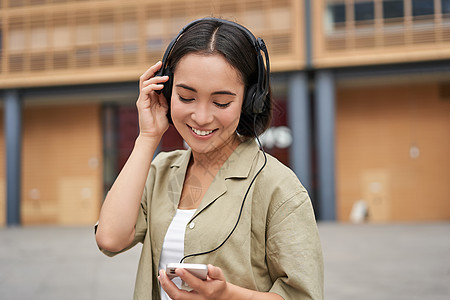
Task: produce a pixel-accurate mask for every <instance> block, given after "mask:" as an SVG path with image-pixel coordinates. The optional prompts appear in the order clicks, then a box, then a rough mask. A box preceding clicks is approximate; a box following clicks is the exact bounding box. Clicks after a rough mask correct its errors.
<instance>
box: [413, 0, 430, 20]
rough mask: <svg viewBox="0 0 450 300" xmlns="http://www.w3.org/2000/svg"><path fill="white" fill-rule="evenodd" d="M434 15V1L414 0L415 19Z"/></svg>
mask: <svg viewBox="0 0 450 300" xmlns="http://www.w3.org/2000/svg"><path fill="white" fill-rule="evenodd" d="M433 14H434V0H412V15H413V16H414V17H418V16H427V15H433Z"/></svg>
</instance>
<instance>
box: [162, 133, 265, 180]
mask: <svg viewBox="0 0 450 300" xmlns="http://www.w3.org/2000/svg"><path fill="white" fill-rule="evenodd" d="M258 151H259V147H258V144H257V143H256V141H255V139H252V138H250V139H248V140H246V141H243V142H242V143H240V144H239V145H238V146H237V147H236V149H235V150H234V151H233V153H232V154H231V155H230V157H228V159H227V160H226V161H225V163H224V164H223V165H222V167H221V168H220V171H219V174H218V175H221V176H223V178H225V179H228V178H247V177H248V175H249V173H250V169H251V167H252V164H253V160H254V159H255V156H256V155H257V153H258ZM190 157H191V149H190V148H189V149H187V151H185V152H184V153H183V154H182V155H180V156H179V157H178V158H177V159H176V160H175V161H174V162H173V163H172V164H171V165H170V167H178V168H181V170H185V169H186V168H187V164H188V163H189V159H190Z"/></svg>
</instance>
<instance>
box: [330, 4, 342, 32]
mask: <svg viewBox="0 0 450 300" xmlns="http://www.w3.org/2000/svg"><path fill="white" fill-rule="evenodd" d="M327 10H328V17H329V20H330V23H331V24H333V27H336V26H340V25H343V24H344V23H345V20H346V15H345V4H344V3H339V4H337V3H336V4H328V9H327Z"/></svg>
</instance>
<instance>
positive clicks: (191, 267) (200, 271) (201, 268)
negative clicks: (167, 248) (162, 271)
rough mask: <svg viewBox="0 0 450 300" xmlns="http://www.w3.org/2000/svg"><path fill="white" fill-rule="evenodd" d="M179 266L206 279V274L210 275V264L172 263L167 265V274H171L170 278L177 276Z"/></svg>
mask: <svg viewBox="0 0 450 300" xmlns="http://www.w3.org/2000/svg"><path fill="white" fill-rule="evenodd" d="M178 268H180V269H185V270H186V271H188V272H189V273H191V274H192V275H194V276H196V277H197V278H200V279H201V280H206V275H208V266H207V265H204V264H184V263H170V264H167V265H166V274H167V276H169V278H170V279H172V278H175V277H177V274H175V269H178Z"/></svg>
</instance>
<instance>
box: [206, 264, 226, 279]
mask: <svg viewBox="0 0 450 300" xmlns="http://www.w3.org/2000/svg"><path fill="white" fill-rule="evenodd" d="M208 276H209V278H211V279H215V280H222V281H225V275H224V274H223V272H222V269H221V268H219V267H215V266H213V265H208Z"/></svg>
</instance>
